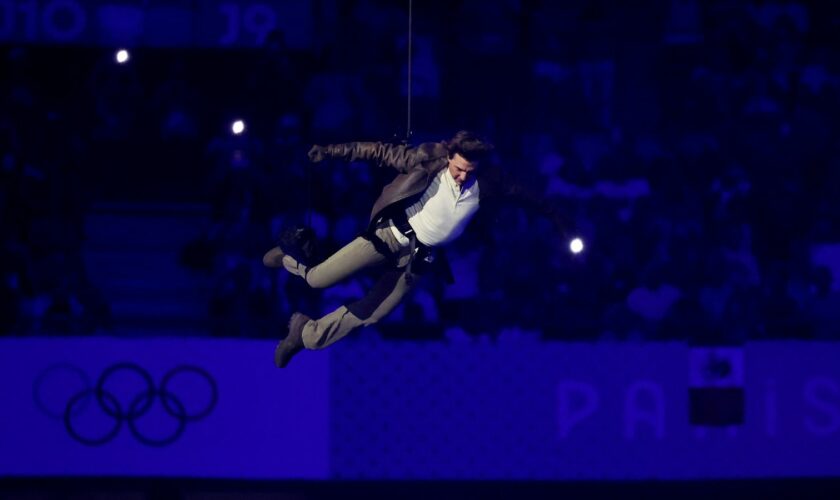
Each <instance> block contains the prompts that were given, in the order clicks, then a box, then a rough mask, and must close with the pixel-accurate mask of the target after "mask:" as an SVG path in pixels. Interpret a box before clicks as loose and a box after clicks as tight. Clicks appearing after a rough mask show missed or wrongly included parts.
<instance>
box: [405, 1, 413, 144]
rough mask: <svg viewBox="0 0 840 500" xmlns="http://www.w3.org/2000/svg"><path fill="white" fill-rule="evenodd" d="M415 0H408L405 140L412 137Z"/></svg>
mask: <svg viewBox="0 0 840 500" xmlns="http://www.w3.org/2000/svg"><path fill="white" fill-rule="evenodd" d="M413 4H414V2H413V0H408V78H407V80H408V82H407V83H408V91H407V93H406V96H407V103H406V105H407V108H408V109H407V110H406V124H405V140H406V142H408V140H409V139H411V38H412V37H411V24H412V11H413V10H414V9H413V7H414V5H413Z"/></svg>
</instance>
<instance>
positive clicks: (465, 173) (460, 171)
mask: <svg viewBox="0 0 840 500" xmlns="http://www.w3.org/2000/svg"><path fill="white" fill-rule="evenodd" d="M477 167H478V163H476V162H473V163H470V162H469V161H467V159H466V158H464V157H463V156H461V155H459V154H458V153H455V155H454V156H453V157H452V158H450V159H449V174H450V175H452V178H453V179H455V184H457V185H459V186H465V185H467V184H468V182H469V181H470V179H472V177H473V175H474V172H475V169H476V168H477Z"/></svg>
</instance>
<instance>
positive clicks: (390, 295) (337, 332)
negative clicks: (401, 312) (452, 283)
mask: <svg viewBox="0 0 840 500" xmlns="http://www.w3.org/2000/svg"><path fill="white" fill-rule="evenodd" d="M416 282H417V276H414V277H413V278H412V279H411V280H410V282H409V280H406V273H405V270H404V269H392V270H388V271H386V272H385V274H383V275H382V276H381V277H380V278H379V279H378V280H377V282H376V284H375V285H374V286H373V288H372V289H371V290H370V291H369V292H368V293H367V294H366V295H365V296H364V297H363V298H362V299H360V300H357V301H355V302H353V303H351V304H348V305H346V306H341V307H339V308H338V309H336V310H335V311H333V312H331V313H329V314H327V315H326V316H324V317H322V318H319V319H316V320H310V321H308V322H307V323H306V324H305V325H304V326H303V332H302V337H303V345H304V346H305V347H306V348H307V349H323V348H325V347H327V346H329V345H332V344H333V343H335V342H337V341H339V340H341V339H342V338H344V337H345V336H346V335H347V334H348V333H350V332H351V331H352V330H353V329H355V328H358V327H360V326H367V325H372V324H374V323H376V322H377V321H379V320H381V319H382V318H384V317H385V316H387V315H388V313H390V312H391V311H393V310H394V308H395V307H397V305H398V304H399V303H400V301H401V300H402V299H403V297H405V296H406V294H408V292H410V291H411V289H412V288H413V287H414V285H415V284H416Z"/></svg>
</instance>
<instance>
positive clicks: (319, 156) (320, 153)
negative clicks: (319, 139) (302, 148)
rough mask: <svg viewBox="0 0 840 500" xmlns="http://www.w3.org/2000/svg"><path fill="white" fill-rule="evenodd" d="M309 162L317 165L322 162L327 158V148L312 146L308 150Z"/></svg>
mask: <svg viewBox="0 0 840 500" xmlns="http://www.w3.org/2000/svg"><path fill="white" fill-rule="evenodd" d="M308 156H309V161H311V162H312V163H318V162H319V161H322V160H323V159H324V158H326V157H327V148H325V147H324V146H319V145H317V144H316V145H314V146H312V149H310V150H309V155H308Z"/></svg>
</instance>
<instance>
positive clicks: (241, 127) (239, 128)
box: [230, 120, 245, 135]
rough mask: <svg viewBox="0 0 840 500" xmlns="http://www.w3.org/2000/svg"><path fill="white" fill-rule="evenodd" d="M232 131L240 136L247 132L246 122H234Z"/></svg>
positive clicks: (231, 127)
mask: <svg viewBox="0 0 840 500" xmlns="http://www.w3.org/2000/svg"><path fill="white" fill-rule="evenodd" d="M230 131H231V132H233V134H234V135H239V134H241V133H242V132H245V122H244V121H242V120H236V121H234V122H233V123H232V124H231V126H230Z"/></svg>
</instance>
